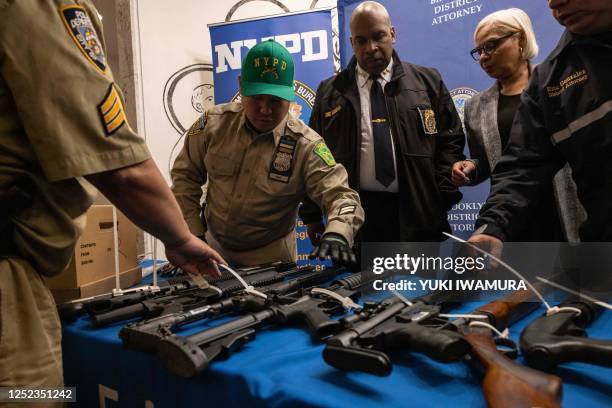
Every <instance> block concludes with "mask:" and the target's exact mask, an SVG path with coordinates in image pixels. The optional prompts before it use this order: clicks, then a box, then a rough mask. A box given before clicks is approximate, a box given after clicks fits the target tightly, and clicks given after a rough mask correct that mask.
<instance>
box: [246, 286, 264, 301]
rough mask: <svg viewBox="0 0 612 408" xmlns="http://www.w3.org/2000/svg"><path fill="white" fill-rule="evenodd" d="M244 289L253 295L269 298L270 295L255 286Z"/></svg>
mask: <svg viewBox="0 0 612 408" xmlns="http://www.w3.org/2000/svg"><path fill="white" fill-rule="evenodd" d="M244 291H245V292H246V293H250V294H251V295H253V296H258V297H260V298H262V299H267V298H268V296H267V295H266V294H265V293H263V292H260V291H258V290H257V289H255V288H254V287H253V286H248V287H247V288H246V289H245V290H244Z"/></svg>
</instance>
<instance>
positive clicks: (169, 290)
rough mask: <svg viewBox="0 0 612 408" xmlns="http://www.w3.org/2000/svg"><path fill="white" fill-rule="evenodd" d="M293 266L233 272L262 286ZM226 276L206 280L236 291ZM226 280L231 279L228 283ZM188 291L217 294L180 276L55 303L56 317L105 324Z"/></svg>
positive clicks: (209, 295) (228, 276) (252, 283)
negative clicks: (131, 309)
mask: <svg viewBox="0 0 612 408" xmlns="http://www.w3.org/2000/svg"><path fill="white" fill-rule="evenodd" d="M296 268H297V267H296V265H295V264H278V265H272V266H265V267H262V268H256V267H251V268H247V269H246V270H240V269H239V270H238V271H237V272H238V275H240V276H241V277H242V278H243V279H245V280H247V282H251V285H255V284H259V282H260V281H261V282H263V283H262V284H263V285H266V284H269V283H271V282H276V281H280V280H282V279H284V277H283V276H280V273H276V272H277V271H278V272H282V271H287V269H288V270H289V271H294V270H296ZM230 275H231V274H230V273H229V272H225V273H223V274H222V275H221V276H220V277H218V278H215V279H212V280H210V281H209V283H210V284H211V285H220V286H222V287H223V288H224V289H225V290H226V291H230V290H231V289H234V288H235V289H236V290H237V289H239V288H238V287H236V285H235V284H237V280H236V278H235V277H234V276H233V275H231V276H230ZM232 278H233V280H232ZM226 282H232V284H230V283H226ZM188 291H191V292H197V293H199V294H200V295H201V296H203V297H207V298H211V299H213V298H215V297H219V292H218V291H217V290H214V289H213V288H209V289H203V290H198V288H197V285H195V284H194V283H193V282H192V281H191V279H190V278H188V277H180V278H172V279H168V280H162V281H159V282H158V285H157V286H153V285H145V286H140V287H136V288H131V289H127V290H123V291H121V292H120V293H114V292H111V293H107V294H103V295H98V296H92V297H88V298H82V299H75V300H72V301H69V302H65V303H61V304H59V305H58V306H57V309H58V313H59V315H60V318H61V319H62V321H64V322H70V321H73V320H75V319H76V318H78V317H79V316H81V315H82V314H85V313H88V314H89V315H90V316H92V319H93V321H92V324H93V325H94V326H103V325H105V324H108V323H113V322H116V321H120V320H122V319H123V318H124V317H121V316H122V314H123V312H126V311H127V310H129V309H125V308H129V307H130V306H133V305H137V304H140V303H142V302H145V301H148V300H151V299H156V298H157V299H159V298H161V297H164V296H171V295H175V294H178V293H181V292H182V293H187V292H188ZM136 308H137V307H136ZM118 309H123V311H122V312H118V316H119V317H115V315H116V312H115V311H116V310H118ZM137 309H138V308H137ZM134 313H136V312H134ZM137 315H138V313H136V316H137ZM130 317H131V315H129V314H128V315H127V317H125V318H130Z"/></svg>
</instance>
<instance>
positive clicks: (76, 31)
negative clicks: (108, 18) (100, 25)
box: [59, 6, 108, 74]
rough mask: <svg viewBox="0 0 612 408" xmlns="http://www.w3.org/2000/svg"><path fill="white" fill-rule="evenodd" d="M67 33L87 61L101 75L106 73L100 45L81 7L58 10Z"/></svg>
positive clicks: (104, 59) (89, 20) (104, 57)
mask: <svg viewBox="0 0 612 408" xmlns="http://www.w3.org/2000/svg"><path fill="white" fill-rule="evenodd" d="M59 12H60V15H61V17H62V21H64V25H65V26H66V28H67V29H68V33H69V34H70V36H71V37H72V39H73V40H74V42H75V44H76V45H77V46H78V47H79V49H80V50H81V52H82V53H83V55H85V57H86V58H87V60H88V61H89V62H90V63H91V64H92V65H93V66H95V67H96V68H97V69H98V70H99V71H100V72H102V73H103V74H106V73H107V71H108V70H107V66H106V56H105V55H104V50H103V49H102V43H101V41H100V39H99V38H98V34H97V33H96V30H95V29H94V27H93V24H92V23H91V19H90V18H89V15H87V12H86V11H85V9H84V8H83V7H80V6H66V7H62V8H60V10H59Z"/></svg>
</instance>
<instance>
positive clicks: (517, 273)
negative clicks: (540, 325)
mask: <svg viewBox="0 0 612 408" xmlns="http://www.w3.org/2000/svg"><path fill="white" fill-rule="evenodd" d="M442 234H444V235H446V236H447V237H449V238H451V239H454V240H455V241H458V242H461V243H462V244H466V245H467V246H469V247H470V248H472V249H475V250H476V251H478V252H480V253H482V254H485V256H488V257H490V258H492V259H494V260H495V261H497V262H498V263H499V264H500V265H502V266H504V267H505V268H506V269H507V270H509V271H510V272H512V273H513V274H514V275H516V276H518V277H519V278H520V279H521V280H523V281H525V283H526V284H527V286H529V289H531V291H532V292H533V293H534V294H535V295H536V296H537V297H538V298H540V300H541V301H542V304H543V305H544V307H545V308H546V310H549V309H550V308H551V307H550V305H549V304H548V302H546V299H544V296H542V294H541V293H540V292H539V291H538V290H537V289H536V288H535V287H533V285H532V284H531V282H529V281H528V280H527V279H526V278H525V277H524V276H523V275H521V274H520V273H519V272H518V271H517V270H516V269H514V268H513V267H511V266H510V265H508V264H507V263H506V262H504V261H502V260H501V259H499V258H498V257H496V256H495V255H493V254H492V253H490V252H489V251H485V250H484V249H482V248H480V247H478V246H476V245H474V244H472V243H471V242H467V241H466V240H465V239H461V238H459V237H456V236H454V235H453V234H449V233H448V232H442Z"/></svg>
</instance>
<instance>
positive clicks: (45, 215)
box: [0, 0, 224, 405]
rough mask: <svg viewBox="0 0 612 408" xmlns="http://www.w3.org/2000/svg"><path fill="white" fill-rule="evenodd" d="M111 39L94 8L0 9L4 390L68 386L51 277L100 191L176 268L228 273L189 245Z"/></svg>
mask: <svg viewBox="0 0 612 408" xmlns="http://www.w3.org/2000/svg"><path fill="white" fill-rule="evenodd" d="M101 32H102V31H101V27H100V21H99V18H98V14H97V11H96V10H95V9H94V7H93V6H92V4H91V2H90V1H89V0H87V1H86V0H83V1H77V2H74V1H66V0H44V1H43V0H19V1H6V0H0V207H1V210H2V212H1V213H0V229H1V230H0V386H2V387H9V386H11V387H23V386H27V387H53V386H61V385H62V384H63V373H62V355H61V327H60V323H59V319H58V316H57V311H56V308H55V304H54V302H53V298H52V297H51V294H50V292H49V290H48V289H47V287H46V286H45V284H44V282H43V280H42V277H41V275H45V276H52V275H56V274H58V273H61V272H62V271H63V270H64V269H65V267H66V266H67V264H68V263H69V261H70V258H71V256H72V253H73V252H74V245H75V242H76V240H77V238H78V236H79V235H80V233H81V231H82V229H83V226H84V221H85V219H84V216H85V211H86V210H87V208H88V207H89V206H90V205H91V203H92V201H93V199H94V197H95V195H96V194H97V191H96V189H95V188H94V187H93V186H95V187H97V188H98V189H99V190H100V191H102V192H103V193H104V194H105V195H106V196H107V197H108V198H109V199H110V200H111V201H112V202H113V203H114V204H115V205H117V207H119V208H120V209H121V210H122V211H123V212H124V213H125V214H126V215H127V216H128V217H129V218H130V219H132V220H133V221H134V222H135V223H136V224H138V225H139V226H140V227H142V228H143V229H145V230H147V231H148V232H150V233H152V234H153V235H155V236H157V237H158V238H160V239H161V240H162V241H163V242H164V244H165V245H166V255H167V256H168V258H169V259H170V260H171V261H172V262H173V263H174V264H177V265H179V266H181V267H182V268H183V269H186V270H187V271H189V272H191V273H202V272H204V273H211V274H215V273H218V270H216V264H215V262H224V260H223V259H222V258H221V257H220V256H219V254H218V253H216V252H215V251H214V250H212V249H211V248H210V247H209V246H208V245H206V244H204V243H203V242H202V241H201V240H199V239H198V238H197V237H195V236H194V235H192V234H190V233H189V230H188V228H187V225H186V223H185V222H184V220H183V218H182V215H181V212H180V208H179V206H178V204H177V203H176V200H175V199H174V197H173V195H172V192H171V191H170V189H169V188H168V186H167V185H166V183H165V181H164V179H163V177H162V176H161V174H160V172H159V170H158V169H157V167H156V165H155V164H154V162H153V161H152V160H151V159H150V154H149V151H148V149H147V147H146V145H145V143H144V140H143V139H141V138H140V137H138V136H137V135H136V134H135V133H134V132H133V131H132V129H131V128H130V126H129V124H128V123H127V119H126V115H125V110H124V105H123V98H122V96H121V93H120V90H119V88H118V87H117V85H116V84H115V83H114V80H113V75H112V73H111V71H110V69H109V67H108V65H107V64H106V58H105V55H104V46H103V43H102V37H101V36H100V35H99V34H101ZM92 184H93V186H92ZM0 405H2V403H0Z"/></svg>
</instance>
